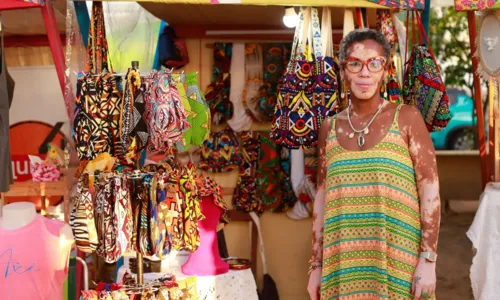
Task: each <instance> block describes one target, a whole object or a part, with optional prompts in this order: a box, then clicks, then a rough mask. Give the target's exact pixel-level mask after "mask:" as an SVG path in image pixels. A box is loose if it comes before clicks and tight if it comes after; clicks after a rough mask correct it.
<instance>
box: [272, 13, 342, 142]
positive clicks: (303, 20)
mask: <svg viewBox="0 0 500 300" xmlns="http://www.w3.org/2000/svg"><path fill="white" fill-rule="evenodd" d="M325 10H328V9H325ZM299 18H300V21H299V25H297V27H296V30H295V37H294V42H293V45H292V51H291V59H290V62H289V64H288V69H287V71H286V74H285V75H284V76H283V77H282V79H281V83H280V86H279V92H278V99H277V104H276V109H275V114H274V118H273V122H272V127H271V131H272V132H271V137H272V138H273V139H274V140H275V141H276V142H277V143H279V144H281V145H283V146H284V147H287V148H290V149H303V148H311V147H316V146H317V145H318V135H319V129H320V127H321V125H322V123H323V120H324V119H325V118H327V117H331V116H333V115H335V113H337V111H338V109H339V101H338V87H339V83H338V81H339V78H340V77H339V66H338V64H337V63H336V61H335V60H334V58H333V57H329V56H325V53H323V51H324V49H323V47H322V40H321V30H320V26H319V16H318V10H317V9H316V8H309V7H308V8H306V9H301V11H300V13H299ZM329 26H330V28H331V24H329ZM326 28H327V27H325V28H324V29H325V31H328V30H326ZM309 29H311V31H312V32H308V31H309ZM328 38H330V39H331V34H329V37H328ZM306 42H309V44H308V45H306Z"/></svg>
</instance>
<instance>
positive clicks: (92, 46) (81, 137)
mask: <svg viewBox="0 0 500 300" xmlns="http://www.w3.org/2000/svg"><path fill="white" fill-rule="evenodd" d="M90 25H91V26H90V28H89V42H88V51H87V62H86V69H85V73H83V74H79V78H78V83H77V95H76V103H75V114H74V119H73V134H72V135H73V140H74V142H75V147H76V151H77V154H78V158H79V159H80V160H81V161H90V160H93V159H94V158H96V157H97V156H98V155H99V154H101V153H110V154H111V155H112V156H115V157H121V158H123V157H124V155H125V153H124V149H123V147H122V143H121V139H120V117H121V107H122V96H121V92H120V91H119V88H118V84H119V83H118V82H117V78H115V76H114V75H113V71H112V70H111V72H110V71H109V69H108V55H109V53H108V44H107V40H106V30H105V26H104V13H103V8H102V3H101V2H94V3H93V4H92V20H91V24H90ZM109 65H110V66H111V63H110V64H109Z"/></svg>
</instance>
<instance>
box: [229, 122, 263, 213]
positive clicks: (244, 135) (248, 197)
mask: <svg viewBox="0 0 500 300" xmlns="http://www.w3.org/2000/svg"><path fill="white" fill-rule="evenodd" d="M239 140H240V141H241V144H240V151H241V157H242V163H241V165H240V172H239V178H238V183H237V186H236V189H235V190H234V195H233V206H234V207H235V208H236V209H237V210H241V211H244V212H252V211H253V212H255V213H257V214H258V215H261V214H262V213H263V212H264V205H263V203H262V199H261V198H260V195H259V194H257V179H256V176H255V175H256V172H257V168H258V162H259V153H260V140H259V132H257V131H243V132H240V133H239Z"/></svg>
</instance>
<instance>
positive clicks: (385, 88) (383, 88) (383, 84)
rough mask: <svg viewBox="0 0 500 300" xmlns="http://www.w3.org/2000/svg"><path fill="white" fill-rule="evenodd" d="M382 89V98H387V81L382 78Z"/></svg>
mask: <svg viewBox="0 0 500 300" xmlns="http://www.w3.org/2000/svg"><path fill="white" fill-rule="evenodd" d="M382 90H383V91H384V99H385V100H387V83H386V82H385V80H384V83H382Z"/></svg>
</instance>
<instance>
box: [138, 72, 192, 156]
mask: <svg viewBox="0 0 500 300" xmlns="http://www.w3.org/2000/svg"><path fill="white" fill-rule="evenodd" d="M147 84H148V91H147V93H146V95H145V96H146V112H145V114H146V120H147V121H148V130H149V145H148V150H149V151H150V152H159V151H165V150H166V149H167V148H169V147H171V146H172V145H173V144H174V143H175V142H177V141H179V140H180V139H181V138H182V135H183V134H184V132H185V131H186V130H187V129H189V128H190V127H191V125H189V123H188V122H187V117H186V113H185V111H184V108H183V106H182V102H181V99H180V96H179V91H178V90H177V86H176V83H175V81H174V80H173V78H172V73H171V72H170V71H169V70H162V71H153V72H152V73H151V74H150V76H149V77H148V78H147Z"/></svg>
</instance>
